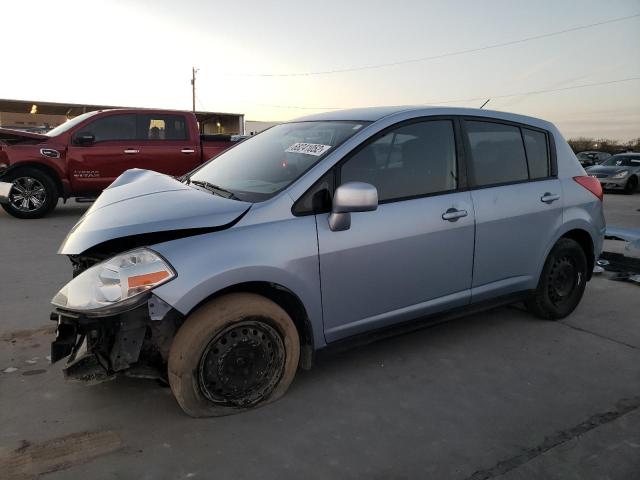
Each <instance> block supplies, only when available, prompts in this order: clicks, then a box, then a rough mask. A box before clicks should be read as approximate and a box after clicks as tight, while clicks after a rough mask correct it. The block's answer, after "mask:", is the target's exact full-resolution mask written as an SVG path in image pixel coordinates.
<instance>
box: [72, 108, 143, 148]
mask: <svg viewBox="0 0 640 480" xmlns="http://www.w3.org/2000/svg"><path fill="white" fill-rule="evenodd" d="M77 135H78V136H82V135H93V136H94V139H95V140H94V141H95V142H106V141H110V140H135V138H136V116H135V115H134V114H126V115H109V116H107V117H102V118H98V119H97V120H95V121H94V122H91V123H90V124H89V125H85V126H84V128H82V130H80V131H79V132H78V133H77Z"/></svg>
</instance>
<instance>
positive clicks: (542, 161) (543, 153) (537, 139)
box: [522, 128, 551, 180]
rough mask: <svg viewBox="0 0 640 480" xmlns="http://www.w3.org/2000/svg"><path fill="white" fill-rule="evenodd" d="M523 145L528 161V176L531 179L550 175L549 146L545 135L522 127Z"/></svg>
mask: <svg viewBox="0 0 640 480" xmlns="http://www.w3.org/2000/svg"><path fill="white" fill-rule="evenodd" d="M522 137H523V138H524V146H525V148H526V150H527V161H528V162H529V178H531V179H532V180H535V179H538V178H546V177H548V176H549V175H550V171H551V168H550V162H549V147H548V144H547V135H546V134H545V133H543V132H539V131H537V130H530V129H528V128H523V129H522Z"/></svg>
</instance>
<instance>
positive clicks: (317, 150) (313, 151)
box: [285, 142, 331, 157]
mask: <svg viewBox="0 0 640 480" xmlns="http://www.w3.org/2000/svg"><path fill="white" fill-rule="evenodd" d="M330 148H331V145H321V144H319V143H303V142H298V143H294V144H293V145H291V146H290V147H289V148H287V149H286V150H285V152H287V153H304V154H305V155H313V156H315V157H319V156H320V155H322V154H323V153H325V152H326V151H327V150H329V149H330Z"/></svg>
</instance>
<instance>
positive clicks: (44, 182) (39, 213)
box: [2, 168, 59, 218]
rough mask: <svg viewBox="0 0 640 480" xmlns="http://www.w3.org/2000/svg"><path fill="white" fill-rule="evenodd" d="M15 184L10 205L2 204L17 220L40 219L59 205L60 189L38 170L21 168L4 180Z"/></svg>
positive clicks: (10, 193)
mask: <svg viewBox="0 0 640 480" xmlns="http://www.w3.org/2000/svg"><path fill="white" fill-rule="evenodd" d="M2 181H4V182H10V183H12V184H13V187H12V188H11V191H10V192H9V203H5V204H2V207H3V208H4V209H5V211H6V212H7V213H9V214H10V215H13V216H14V217H16V218H40V217H43V216H45V215H46V214H47V213H49V212H51V210H53V209H54V208H55V206H56V204H57V203H58V195H59V193H58V188H57V187H56V184H55V182H54V181H53V179H52V178H51V177H50V176H49V175H47V174H46V173H44V172H42V171H41V170H38V169H36V168H20V169H16V170H14V171H12V172H9V173H8V174H7V175H5V176H4V177H3V178H2Z"/></svg>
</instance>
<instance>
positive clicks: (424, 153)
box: [340, 120, 458, 202]
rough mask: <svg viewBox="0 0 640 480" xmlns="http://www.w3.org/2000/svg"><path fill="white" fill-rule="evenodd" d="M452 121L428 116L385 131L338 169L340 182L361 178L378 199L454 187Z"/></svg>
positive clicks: (454, 169) (400, 197) (390, 198)
mask: <svg viewBox="0 0 640 480" xmlns="http://www.w3.org/2000/svg"><path fill="white" fill-rule="evenodd" d="M457 176H458V174H457V164H456V148H455V137H454V133H453V123H452V121H450V120H431V121H424V122H417V123H411V124H409V125H404V126H401V127H398V128H396V129H394V130H391V131H389V132H387V133H385V134H384V135H383V136H382V137H379V138H378V139H376V140H374V141H373V142H371V143H369V144H368V145H366V146H365V147H364V148H362V149H361V150H359V151H358V152H357V153H356V154H355V155H354V156H353V157H351V158H350V159H349V160H347V161H346V162H345V163H344V165H342V168H341V170H340V183H341V184H344V183H346V182H365V183H370V184H371V185H373V186H375V187H376V188H377V189H378V200H379V201H381V202H384V201H391V200H399V199H403V198H407V197H416V196H421V195H428V194H433V193H438V192H446V191H451V190H455V189H456V188H457Z"/></svg>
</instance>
